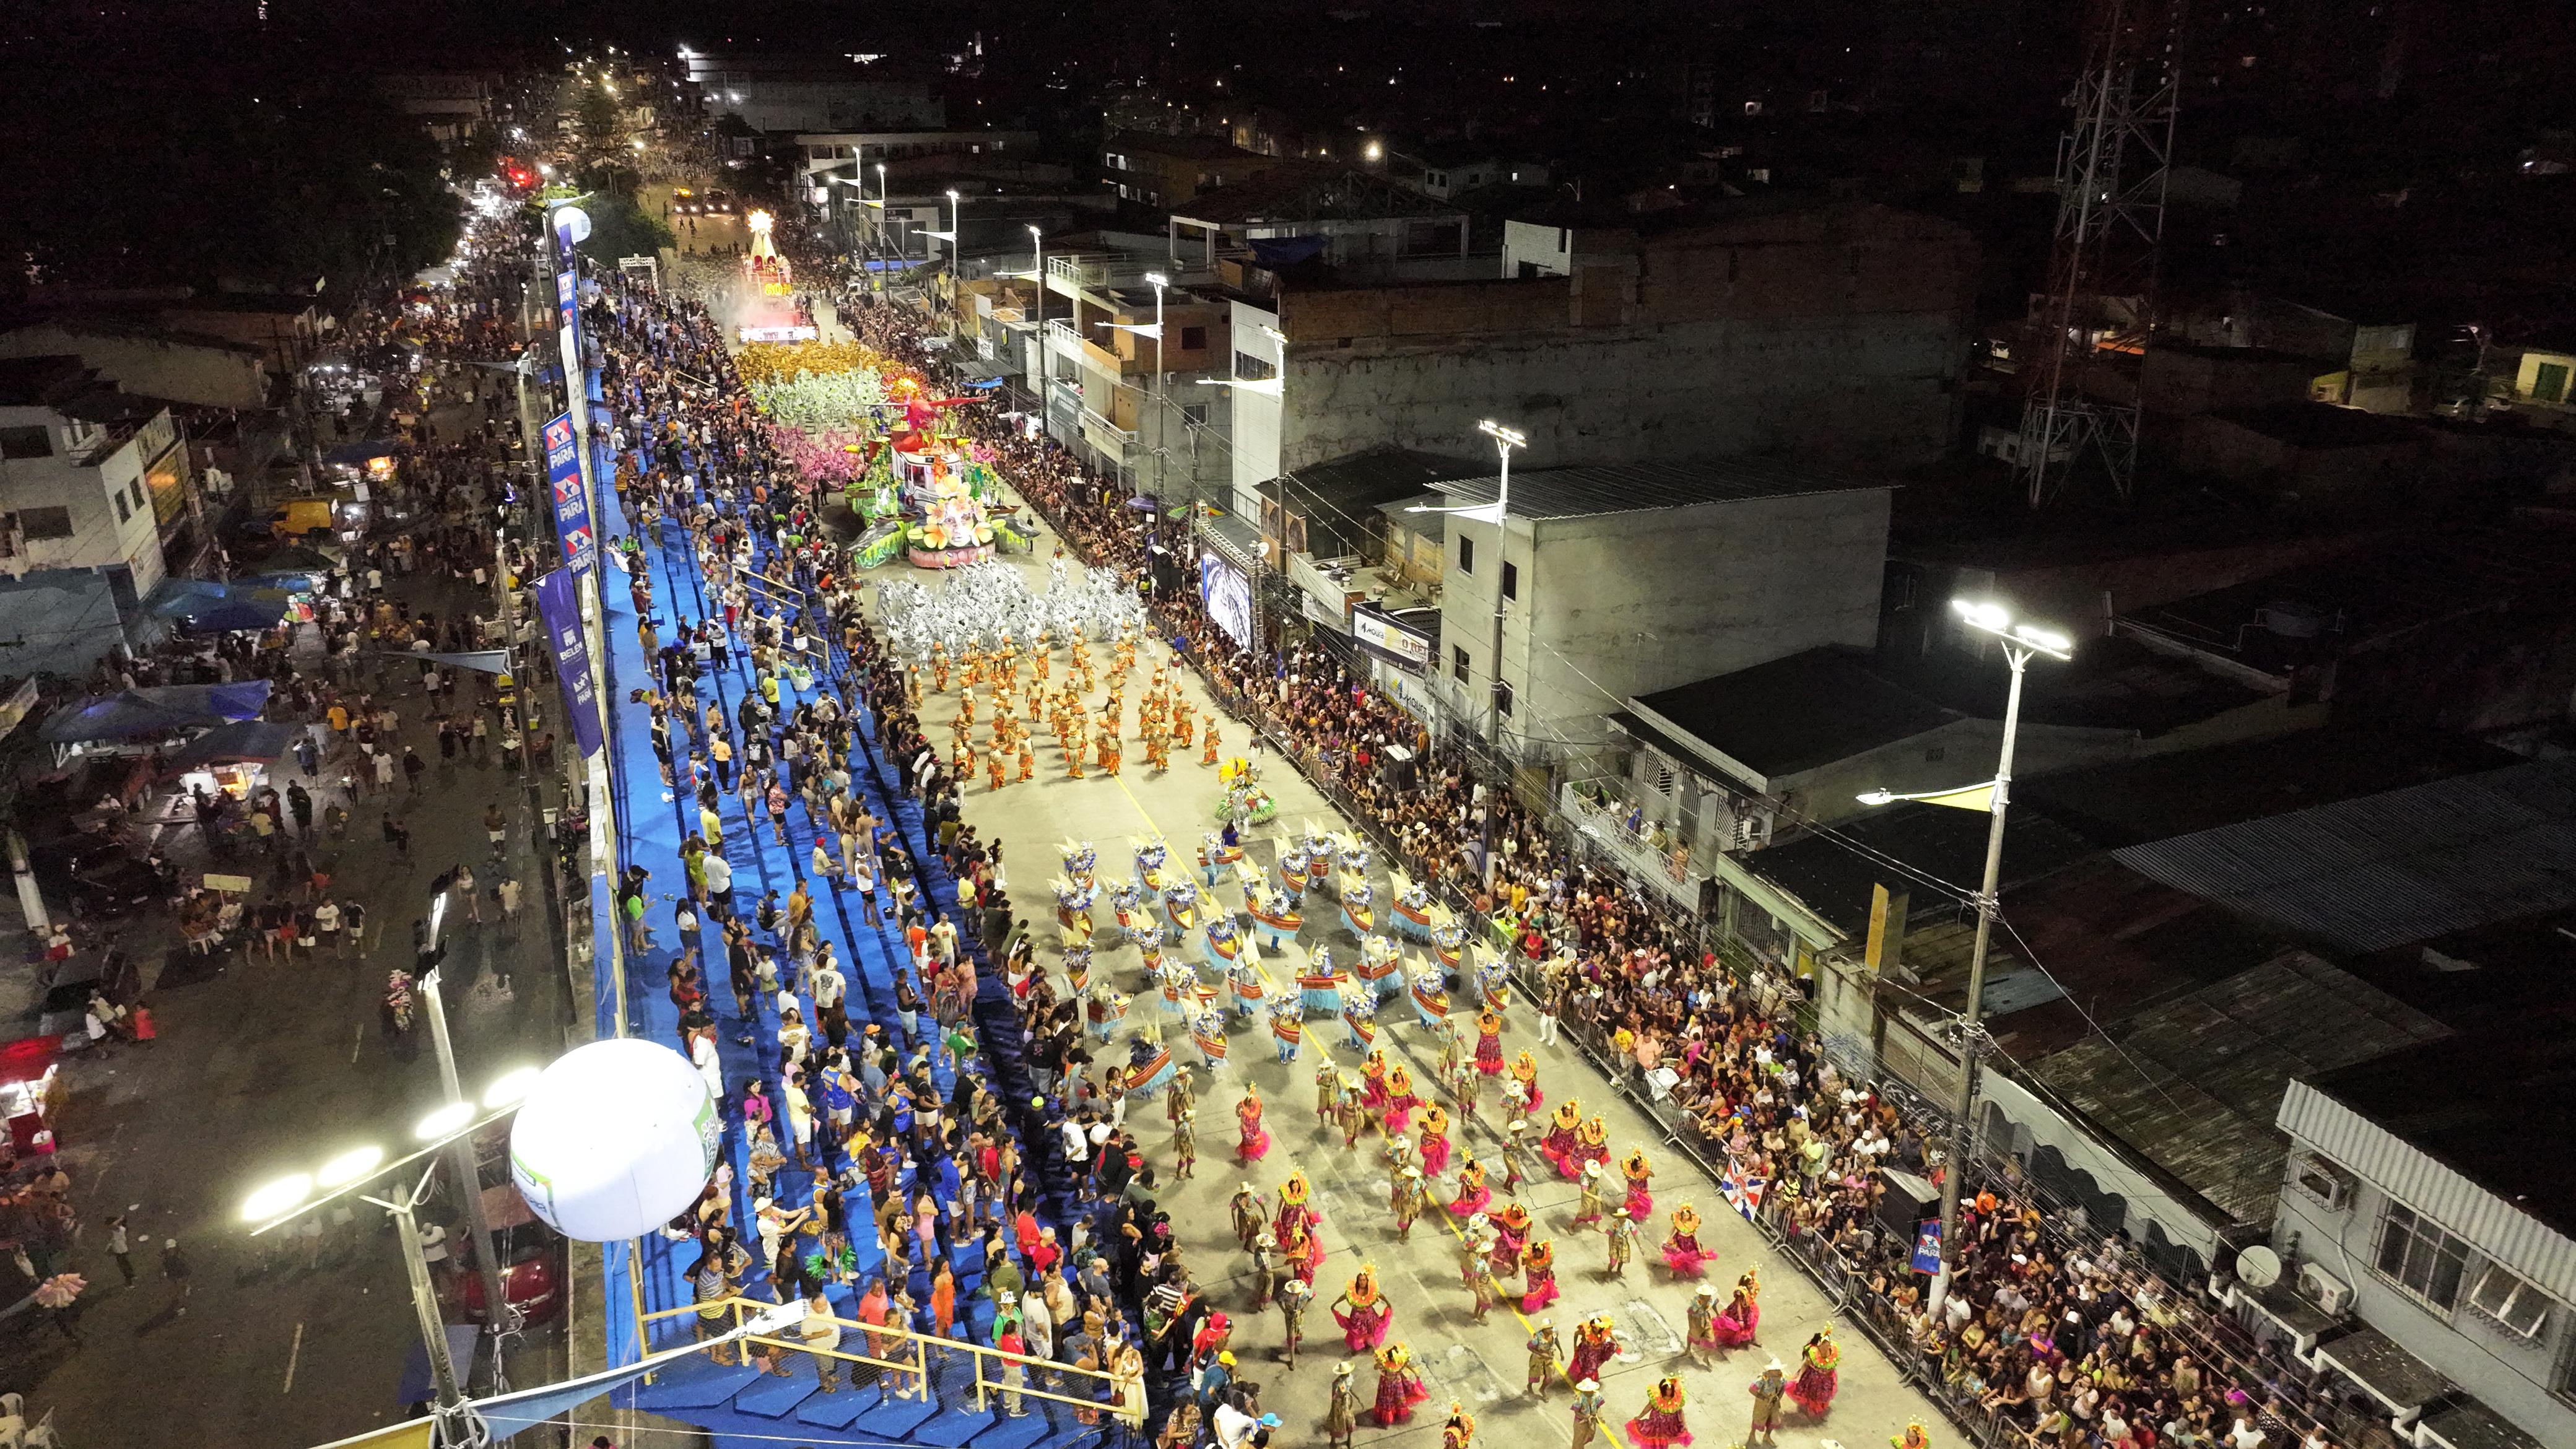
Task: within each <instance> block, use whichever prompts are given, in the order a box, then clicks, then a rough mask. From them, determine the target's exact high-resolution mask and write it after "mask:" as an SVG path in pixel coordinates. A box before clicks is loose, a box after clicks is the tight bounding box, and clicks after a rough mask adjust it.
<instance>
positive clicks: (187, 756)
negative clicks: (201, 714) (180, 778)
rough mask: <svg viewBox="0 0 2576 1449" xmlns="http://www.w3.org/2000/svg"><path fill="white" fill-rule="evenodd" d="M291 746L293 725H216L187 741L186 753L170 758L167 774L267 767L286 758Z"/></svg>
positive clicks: (250, 722) (256, 721)
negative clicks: (218, 767) (225, 767)
mask: <svg viewBox="0 0 2576 1449" xmlns="http://www.w3.org/2000/svg"><path fill="white" fill-rule="evenodd" d="M294 743H295V726H293V725H283V724H273V723H271V722H270V721H268V720H264V719H246V720H238V721H236V722H234V723H232V724H228V725H217V726H215V727H214V728H213V729H210V730H208V731H206V732H205V733H204V734H201V735H199V736H197V737H196V738H195V739H193V740H190V741H189V742H188V747H187V748H186V749H184V750H181V751H180V752H179V753H178V754H177V755H176V756H174V757H172V759H171V761H170V764H169V766H168V772H169V773H170V774H174V775H176V774H183V773H185V772H187V771H189V770H201V769H204V768H205V767H206V766H208V765H236V764H242V763H250V764H258V765H271V764H275V763H276V762H278V761H279V760H282V759H284V758H286V751H287V747H288V746H290V745H292V744H294Z"/></svg>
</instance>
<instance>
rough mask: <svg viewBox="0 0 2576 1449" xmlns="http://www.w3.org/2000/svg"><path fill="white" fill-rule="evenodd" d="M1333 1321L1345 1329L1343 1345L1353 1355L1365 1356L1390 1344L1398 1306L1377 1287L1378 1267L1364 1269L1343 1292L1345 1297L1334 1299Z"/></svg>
mask: <svg viewBox="0 0 2576 1449" xmlns="http://www.w3.org/2000/svg"><path fill="white" fill-rule="evenodd" d="M1333 1321H1334V1322H1335V1323H1338V1324H1340V1325H1341V1326H1342V1342H1343V1343H1345V1344H1347V1345H1349V1347H1350V1351H1351V1352H1353V1353H1364V1352H1366V1351H1368V1350H1369V1349H1372V1348H1375V1347H1377V1346H1378V1345H1379V1344H1381V1343H1384V1342H1386V1330H1387V1327H1388V1325H1390V1324H1392V1323H1394V1322H1395V1307H1394V1305H1393V1304H1390V1303H1388V1302H1387V1301H1386V1294H1385V1293H1384V1291H1382V1290H1381V1289H1379V1287H1378V1286H1377V1269H1376V1268H1375V1267H1374V1266H1363V1267H1362V1268H1361V1269H1360V1271H1359V1276H1357V1277H1355V1278H1353V1279H1351V1282H1350V1286H1349V1287H1347V1288H1344V1289H1343V1290H1342V1296H1341V1297H1339V1298H1337V1299H1335V1300H1333Z"/></svg>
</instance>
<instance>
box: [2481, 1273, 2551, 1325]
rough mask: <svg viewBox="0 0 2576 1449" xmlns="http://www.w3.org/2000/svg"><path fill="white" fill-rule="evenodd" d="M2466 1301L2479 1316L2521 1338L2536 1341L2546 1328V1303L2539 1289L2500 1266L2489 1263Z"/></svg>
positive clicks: (2547, 1302) (2547, 1311)
mask: <svg viewBox="0 0 2576 1449" xmlns="http://www.w3.org/2000/svg"><path fill="white" fill-rule="evenodd" d="M2469 1302H2471V1303H2473V1304H2475V1305H2476V1306H2477V1310H2478V1311H2479V1312H2480V1313H2483V1314H2485V1315H2486V1316H2487V1317H2489V1318H2492V1319H2494V1320H2495V1321H2496V1322H2498V1323H2501V1324H2503V1325H2504V1326H2505V1327H2507V1328H2509V1329H2511V1330H2513V1331H2514V1332H2515V1333H2518V1334H2520V1335H2522V1336H2523V1337H2525V1338H2530V1339H2537V1338H2539V1337H2540V1331H2541V1330H2542V1329H2544V1328H2547V1327H2548V1326H2549V1300H2548V1299H2547V1298H2544V1297H2542V1296H2541V1293H2540V1290H2539V1289H2537V1288H2534V1287H2532V1286H2531V1285H2530V1284H2528V1283H2526V1282H2524V1281H2522V1279H2520V1278H2519V1277H2516V1276H2515V1275H2514V1274H2512V1273H2509V1272H2507V1271H2505V1270H2504V1269H2503V1268H2502V1267H2500V1266H2498V1265H2496V1264H2494V1263H2489V1264H2487V1267H2486V1271H2485V1272H2483V1273H2481V1274H2479V1275H2478V1286H2477V1288H2476V1289H2475V1290H2474V1291H2472V1292H2471V1293H2470V1294H2469Z"/></svg>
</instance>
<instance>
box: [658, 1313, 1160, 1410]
mask: <svg viewBox="0 0 2576 1449" xmlns="http://www.w3.org/2000/svg"><path fill="white" fill-rule="evenodd" d="M777 1307H778V1305H777V1304H775V1303H768V1302H764V1301H762V1300H760V1299H757V1298H741V1297H731V1298H722V1299H716V1300H713V1301H711V1302H708V1303H689V1304H683V1305H681V1306H680V1307H677V1308H665V1309H661V1310H658V1311H656V1312H653V1313H647V1314H644V1315H642V1316H641V1318H640V1319H639V1320H638V1321H639V1323H640V1324H641V1325H642V1331H643V1333H644V1335H645V1340H646V1343H647V1346H648V1349H651V1350H659V1349H664V1348H674V1347H677V1346H678V1345H677V1344H676V1343H673V1342H655V1341H654V1340H655V1339H656V1338H657V1337H659V1338H671V1337H674V1336H675V1335H671V1334H669V1333H667V1332H665V1333H662V1334H659V1335H657V1334H655V1333H654V1332H653V1329H654V1326H655V1325H657V1324H670V1323H672V1322H673V1320H677V1319H680V1318H683V1317H686V1318H688V1319H689V1320H691V1322H692V1324H693V1325H711V1324H715V1323H722V1324H723V1325H725V1326H727V1327H730V1328H740V1327H742V1325H743V1322H744V1320H745V1319H746V1318H751V1317H756V1316H758V1315H760V1314H762V1313H767V1312H770V1311H771V1310H773V1309H775V1308H777ZM709 1308H713V1309H715V1310H716V1312H717V1317H716V1318H714V1319H710V1318H708V1317H707V1316H706V1310H707V1309H709ZM811 1316H815V1315H809V1317H811ZM819 1316H821V1317H824V1318H827V1319H829V1321H830V1322H831V1323H832V1325H833V1326H834V1327H835V1328H836V1329H838V1330H839V1331H840V1334H841V1340H842V1341H843V1342H848V1341H851V1340H852V1339H853V1337H855V1338H856V1340H857V1341H860V1342H863V1343H865V1344H866V1345H867V1346H868V1347H869V1348H870V1349H872V1350H878V1352H871V1353H860V1352H857V1351H854V1350H851V1349H846V1348H840V1347H833V1348H817V1347H814V1346H812V1345H810V1344H808V1343H806V1342H805V1340H804V1339H802V1338H781V1337H770V1336H767V1335H764V1334H757V1333H753V1334H746V1335H744V1336H743V1337H741V1338H739V1339H737V1340H735V1341H734V1344H733V1346H732V1352H734V1353H735V1354H736V1355H737V1357H736V1360H735V1361H736V1362H738V1363H743V1364H748V1363H750V1362H751V1360H752V1348H753V1346H754V1345H758V1346H761V1347H764V1348H771V1349H782V1350H786V1351H789V1352H794V1353H801V1354H809V1355H811V1356H812V1357H814V1358H815V1359H817V1360H821V1359H831V1360H834V1361H836V1362H840V1363H847V1364H864V1365H866V1366H867V1367H869V1368H871V1369H873V1370H875V1371H877V1372H879V1373H889V1374H893V1375H895V1378H894V1380H893V1382H894V1385H895V1389H896V1394H897V1397H908V1396H910V1395H911V1394H914V1393H927V1392H928V1391H929V1385H930V1384H931V1383H932V1382H933V1381H934V1379H935V1378H936V1377H937V1376H940V1375H942V1374H946V1373H948V1372H950V1371H951V1370H953V1369H954V1368H955V1367H957V1365H958V1361H959V1360H960V1359H963V1360H965V1366H966V1368H967V1370H968V1371H969V1372H970V1373H971V1374H972V1376H973V1378H972V1382H973V1387H974V1391H975V1407H976V1408H977V1409H978V1410H979V1411H980V1410H982V1409H984V1408H986V1407H987V1406H988V1403H989V1400H990V1398H991V1396H992V1395H994V1394H1001V1395H1003V1396H1004V1398H1005V1400H1006V1401H1015V1400H1017V1399H1019V1398H1022V1397H1026V1398H1032V1399H1047V1400H1051V1401H1053V1402H1055V1403H1059V1404H1069V1405H1071V1406H1072V1407H1073V1408H1074V1409H1075V1410H1076V1411H1077V1412H1083V1411H1090V1412H1097V1413H1103V1414H1107V1415H1110V1416H1113V1417H1116V1418H1118V1419H1120V1420H1122V1421H1124V1422H1125V1423H1127V1424H1128V1425H1129V1426H1130V1427H1141V1426H1142V1425H1143V1424H1144V1422H1145V1381H1144V1379H1143V1377H1142V1376H1141V1374H1140V1375H1139V1376H1136V1377H1132V1378H1131V1377H1125V1376H1122V1375H1118V1374H1113V1373H1107V1372H1103V1371H1101V1370H1098V1369H1086V1368H1081V1367H1078V1366H1076V1365H1073V1364H1065V1363H1058V1362H1056V1361H1055V1360H1053V1359H1043V1358H1031V1357H1029V1356H1028V1355H1026V1354H1017V1353H1006V1352H1004V1351H1002V1350H1001V1349H998V1348H990V1347H987V1346H985V1345H983V1344H979V1343H975V1342H972V1341H970V1340H967V1339H962V1338H941V1337H939V1336H938V1335H936V1334H928V1333H922V1332H919V1331H917V1330H914V1329H911V1328H906V1327H901V1326H898V1325H894V1324H874V1323H867V1322H863V1321H861V1320H859V1319H854V1318H843V1317H840V1316H839V1315H837V1314H824V1315H819ZM905 1350H909V1353H905V1352H904V1351H905ZM717 1351H722V1350H717ZM899 1355H900V1356H899ZM934 1355H936V1357H934ZM1013 1370H1017V1371H1018V1373H1019V1374H1020V1376H1021V1377H1020V1379H1019V1380H1014V1378H1013V1377H1012V1371H1013ZM1032 1373H1034V1374H1038V1375H1042V1376H1044V1378H1045V1381H1046V1382H1049V1383H1058V1382H1061V1383H1064V1384H1066V1385H1068V1386H1083V1385H1088V1386H1089V1387H1090V1388H1091V1389H1092V1390H1093V1392H1092V1393H1091V1394H1090V1395H1088V1396H1083V1395H1078V1394H1072V1393H1066V1392H1062V1391H1059V1390H1056V1389H1048V1388H1040V1387H1033V1386H1031V1385H1029V1384H1028V1383H1027V1382H1025V1379H1026V1377H1027V1376H1028V1375H1030V1374H1032ZM645 1381H646V1382H648V1383H649V1382H651V1381H652V1376H651V1375H649V1374H648V1375H646V1380H645ZM1013 1406H1014V1407H1016V1404H1015V1403H1014V1405H1013Z"/></svg>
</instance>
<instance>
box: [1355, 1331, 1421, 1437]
mask: <svg viewBox="0 0 2576 1449" xmlns="http://www.w3.org/2000/svg"><path fill="white" fill-rule="evenodd" d="M1430 1397H1431V1391H1430V1390H1429V1389H1426V1388H1424V1387H1423V1386H1422V1375H1421V1374H1419V1373H1416V1372H1415V1371H1414V1368H1413V1353H1412V1351H1411V1350H1410V1349H1407V1348H1406V1347H1405V1346H1404V1345H1403V1344H1400V1343H1391V1344H1388V1345H1387V1346H1386V1347H1384V1348H1381V1349H1379V1350H1378V1351H1377V1404H1376V1405H1375V1407H1373V1408H1371V1409H1370V1410H1369V1416H1370V1417H1371V1418H1374V1419H1376V1420H1377V1423H1378V1427H1379V1428H1381V1429H1391V1428H1393V1427H1395V1426H1396V1425H1398V1424H1401V1423H1403V1422H1404V1421H1405V1420H1407V1419H1410V1418H1412V1417H1413V1406H1414V1405H1416V1404H1418V1403H1421V1402H1422V1401H1423V1400H1424V1399H1427V1398H1430Z"/></svg>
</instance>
